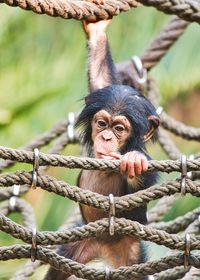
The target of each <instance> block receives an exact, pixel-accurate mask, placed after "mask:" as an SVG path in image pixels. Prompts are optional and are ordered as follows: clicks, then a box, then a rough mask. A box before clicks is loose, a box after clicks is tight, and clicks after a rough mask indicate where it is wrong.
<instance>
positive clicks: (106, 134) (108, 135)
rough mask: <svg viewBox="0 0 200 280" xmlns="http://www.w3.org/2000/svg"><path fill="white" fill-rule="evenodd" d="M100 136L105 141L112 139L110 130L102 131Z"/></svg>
mask: <svg viewBox="0 0 200 280" xmlns="http://www.w3.org/2000/svg"><path fill="white" fill-rule="evenodd" d="M102 138H103V140H105V141H110V140H111V139H112V132H111V131H104V132H103V134H102Z"/></svg>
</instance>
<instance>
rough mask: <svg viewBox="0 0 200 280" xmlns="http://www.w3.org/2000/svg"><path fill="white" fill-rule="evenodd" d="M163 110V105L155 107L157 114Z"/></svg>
mask: <svg viewBox="0 0 200 280" xmlns="http://www.w3.org/2000/svg"><path fill="white" fill-rule="evenodd" d="M163 111H164V109H163V107H162V106H159V107H158V108H157V109H156V113H157V114H158V116H160V115H161V114H162V112H163Z"/></svg>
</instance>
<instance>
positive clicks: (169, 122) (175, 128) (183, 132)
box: [160, 112, 200, 141]
mask: <svg viewBox="0 0 200 280" xmlns="http://www.w3.org/2000/svg"><path fill="white" fill-rule="evenodd" d="M160 119H161V124H162V126H163V127H164V128H165V129H167V130H169V131H171V132H173V133H174V134H176V135H178V136H181V137H182V138H185V139H187V140H196V141H200V128H194V127H191V126H187V125H185V124H183V123H181V122H179V121H177V120H175V119H174V118H172V117H170V116H169V115H168V114H166V113H165V112H162V113H161V115H160Z"/></svg>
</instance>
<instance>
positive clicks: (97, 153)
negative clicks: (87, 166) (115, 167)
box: [96, 152, 114, 160]
mask: <svg viewBox="0 0 200 280" xmlns="http://www.w3.org/2000/svg"><path fill="white" fill-rule="evenodd" d="M96 158H99V159H110V160H111V159H114V158H113V157H112V156H110V155H109V154H105V153H101V152H96Z"/></svg>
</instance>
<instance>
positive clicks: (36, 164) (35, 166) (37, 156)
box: [31, 148, 40, 189]
mask: <svg viewBox="0 0 200 280" xmlns="http://www.w3.org/2000/svg"><path fill="white" fill-rule="evenodd" d="M39 163H40V152H39V150H38V149H37V148H35V149H34V161H33V174H32V184H31V188H33V189H36V186H37V179H38V169H39Z"/></svg>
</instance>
